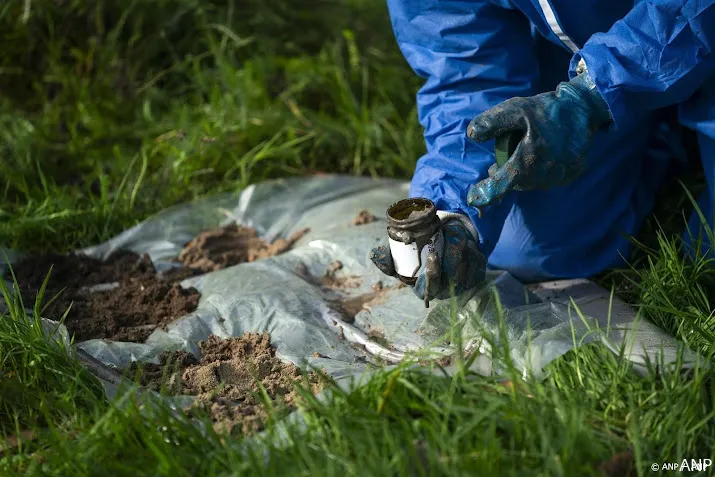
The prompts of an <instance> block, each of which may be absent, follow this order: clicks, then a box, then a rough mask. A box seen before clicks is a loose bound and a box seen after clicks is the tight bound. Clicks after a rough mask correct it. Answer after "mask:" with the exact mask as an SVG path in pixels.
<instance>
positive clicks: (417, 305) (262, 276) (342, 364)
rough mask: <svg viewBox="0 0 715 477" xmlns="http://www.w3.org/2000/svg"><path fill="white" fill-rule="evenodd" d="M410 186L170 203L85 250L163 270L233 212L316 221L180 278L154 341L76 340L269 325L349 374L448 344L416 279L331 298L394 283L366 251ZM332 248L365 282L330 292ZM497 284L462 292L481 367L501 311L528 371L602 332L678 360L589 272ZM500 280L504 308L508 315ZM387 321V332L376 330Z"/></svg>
mask: <svg viewBox="0 0 715 477" xmlns="http://www.w3.org/2000/svg"><path fill="white" fill-rule="evenodd" d="M407 194H408V184H407V183H405V182H398V181H392V180H372V179H368V178H355V177H342V176H320V177H312V178H296V179H288V180H279V181H272V182H266V183H261V184H258V185H254V186H251V187H248V188H247V189H245V190H244V191H243V192H242V193H240V194H238V193H236V194H223V195H218V196H213V197H208V198H205V199H203V200H201V201H197V202H194V203H190V204H185V205H180V206H176V207H173V208H170V209H167V210H165V211H163V212H161V213H159V214H157V215H155V216H153V217H150V218H148V219H147V220H145V221H144V222H142V223H140V224H139V225H137V226H136V227H134V228H132V229H130V230H127V231H125V232H124V233H122V234H120V235H119V236H117V237H115V238H114V239H112V240H110V241H108V242H107V243H104V244H101V245H99V246H96V247H92V248H89V249H86V250H84V251H83V252H84V253H86V254H88V255H91V256H94V257H97V258H106V257H108V256H109V255H110V254H111V253H112V252H114V251H116V250H118V249H127V250H132V251H134V252H137V253H140V254H141V253H147V254H149V256H150V257H151V259H152V260H153V261H154V262H155V264H156V265H157V268H159V269H164V268H168V267H172V266H176V265H175V264H174V263H172V261H171V259H173V258H175V257H177V256H178V254H179V252H180V251H181V250H182V248H183V246H184V245H185V244H186V243H187V242H188V241H190V240H191V239H192V238H193V237H194V236H196V235H197V234H199V233H200V232H202V231H205V230H209V229H212V228H215V227H217V226H219V225H226V224H228V223H231V222H234V221H235V222H238V223H239V224H243V225H247V226H251V227H254V228H255V229H257V231H258V233H259V234H260V235H261V236H262V237H264V238H265V239H266V240H268V241H272V240H274V239H276V238H279V237H287V236H290V235H291V234H293V233H295V232H297V231H299V230H302V229H305V228H309V229H310V232H309V233H307V234H306V235H305V236H303V238H302V239H301V240H300V241H299V242H298V243H296V245H295V246H294V247H293V249H291V250H290V251H288V252H286V253H284V254H282V255H279V256H276V257H273V258H269V259H264V260H260V261H257V262H253V263H245V264H240V265H237V266H233V267H230V268H226V269H224V270H220V271H216V272H212V273H208V274H205V275H201V276H199V277H195V278H191V279H188V280H185V281H184V282H183V283H182V285H184V286H194V287H196V288H197V289H198V290H199V291H200V292H201V300H200V303H199V306H198V309H197V310H196V311H195V312H194V313H192V314H190V315H188V316H185V317H183V318H180V319H178V320H177V321H175V322H174V323H172V324H170V325H169V326H168V329H167V330H166V331H164V330H160V329H157V330H156V331H154V332H153V334H152V335H151V336H150V337H149V338H148V340H147V341H146V343H143V344H138V343H119V342H110V341H106V340H90V341H85V342H82V343H79V344H78V346H79V347H80V348H81V349H83V350H84V351H86V352H87V353H89V354H90V355H92V356H93V357H95V358H97V359H98V360H100V361H102V362H103V363H105V364H107V365H110V366H116V367H118V368H124V367H126V366H127V365H128V364H129V363H130V362H131V361H134V360H140V361H145V362H154V363H156V362H158V361H157V358H158V355H159V354H160V353H161V352H162V351H165V350H175V349H184V350H187V351H190V352H193V353H195V354H197V355H198V346H197V343H198V342H199V341H201V340H204V339H206V338H207V337H208V336H209V335H210V334H215V335H218V336H219V337H224V338H225V337H230V336H239V335H241V334H243V333H244V332H247V331H248V332H264V331H265V332H268V333H269V334H270V336H271V340H272V343H273V345H274V346H275V347H276V349H277V354H278V356H279V357H280V358H281V359H284V360H290V361H293V362H294V363H296V364H297V365H299V366H303V367H305V366H306V364H307V365H308V366H311V367H315V368H317V369H324V370H325V371H327V373H328V374H330V375H331V376H332V377H334V378H335V379H336V380H338V381H340V380H341V379H342V378H346V377H349V376H356V375H361V374H363V373H364V372H365V371H369V369H370V368H371V367H372V366H384V365H385V364H390V363H396V362H399V361H401V360H402V359H403V358H404V357H405V355H406V354H408V355H410V356H411V355H412V352H413V351H416V350H420V349H422V350H425V349H426V350H430V352H431V353H433V354H437V355H442V354H451V353H453V352H454V348H453V344H451V342H450V336H451V335H450V329H451V326H452V324H453V323H454V318H453V317H452V315H451V314H450V302H449V301H444V302H433V303H432V304H431V305H430V307H429V308H428V309H427V308H425V306H424V303H423V302H422V301H420V300H419V299H418V298H416V297H415V296H414V295H413V294H412V292H411V290H410V289H409V288H406V287H405V288H394V289H390V290H389V291H388V292H387V293H386V295H385V297H384V298H383V299H382V300H378V301H377V302H376V303H374V304H372V305H371V306H369V307H368V308H367V309H364V310H363V311H361V312H360V313H359V314H358V315H357V316H356V318H355V320H354V322H352V323H348V322H346V321H345V320H344V319H343V318H344V317H343V315H341V314H340V313H338V312H336V311H335V307H333V306H331V305H330V299H331V298H335V296H334V294H335V293H337V294H341V293H344V294H345V295H361V294H365V293H369V292H371V291H372V286H373V285H375V284H376V283H377V282H382V283H383V284H384V286H385V287H390V286H391V285H395V284H397V281H396V280H394V279H392V278H389V277H385V276H384V275H382V274H381V273H380V272H379V271H378V270H377V269H376V268H375V267H374V266H373V264H372V263H371V262H370V260H369V254H370V250H371V249H372V247H374V246H375V245H377V244H379V243H380V242H382V241H385V240H386V222H385V220H384V215H385V210H386V209H387V208H388V207H389V206H390V205H391V204H392V203H394V202H396V201H397V200H399V199H402V198H405V197H406V196H407ZM364 209H367V210H369V211H370V212H371V213H372V214H374V215H375V216H377V217H378V220H376V221H375V222H372V223H369V224H365V225H360V226H356V225H353V224H352V221H353V218H354V217H355V216H356V215H357V214H358V212H360V211H361V210H364ZM335 260H338V261H340V262H341V263H342V265H343V268H342V269H341V270H340V271H339V272H338V273H340V274H344V275H345V276H357V277H359V281H360V287H359V288H356V289H351V290H347V291H345V292H343V291H340V290H338V291H331V292H329V293H330V294H333V295H331V296H328V295H326V293H328V292H327V291H326V290H324V289H322V288H321V287H320V286H318V285H316V283H315V281H314V280H311V279H309V278H308V277H307V276H306V270H307V272H308V273H309V274H310V275H312V276H315V277H321V276H323V274H324V273H325V271H326V269H327V267H328V265H329V264H330V263H331V262H333V261H335ZM489 284H490V286H489V287H486V288H483V289H481V290H477V291H474V292H471V293H470V294H469V295H466V296H461V297H459V299H458V303H457V313H456V318H457V322H458V323H461V324H462V325H463V326H462V333H463V340H464V343H466V346H467V347H468V348H471V349H472V350H476V351H477V352H479V353H480V356H479V358H478V359H477V360H476V361H475V365H474V369H475V371H477V372H479V373H482V374H490V373H498V372H499V370H500V366H499V362H498V361H497V360H492V359H491V357H490V356H491V353H490V352H489V350H490V348H489V346H488V345H487V343H486V342H485V341H484V340H483V339H482V337H483V336H485V333H487V334H499V333H498V329H499V326H500V323H505V324H506V331H507V332H506V334H504V333H502V334H501V336H502V338H501V340H500V341H498V342H496V345H497V346H498V347H499V348H502V349H508V350H509V351H510V354H511V358H512V360H514V362H515V363H516V364H517V365H518V366H520V367H521V368H522V369H524V370H525V371H526V370H527V369H531V370H532V371H533V372H534V373H536V374H537V375H538V374H539V373H540V372H541V370H542V368H543V367H544V366H545V365H546V364H548V363H549V362H551V361H552V360H554V359H556V358H557V357H559V356H561V355H563V354H564V353H566V352H567V351H568V350H570V349H572V348H573V347H574V343H581V344H583V343H588V342H591V341H594V340H603V341H604V342H606V343H607V344H608V345H609V346H610V347H611V348H612V349H613V350H614V352H618V351H619V349H620V348H621V346H622V345H623V344H624V343H626V341H627V343H626V345H625V346H626V349H625V351H626V357H627V358H628V359H631V360H632V361H634V362H635V363H637V364H643V363H645V361H646V360H650V361H652V362H654V363H660V364H661V365H662V364H663V363H666V364H667V363H672V362H674V361H675V360H676V356H677V354H678V349H679V348H680V345H679V343H678V342H677V341H676V340H674V339H673V338H672V337H670V336H669V335H666V334H665V333H663V332H662V331H661V330H660V329H659V328H657V327H655V326H654V325H652V324H650V323H648V322H646V321H643V320H639V321H638V322H637V324H636V322H635V318H636V317H635V313H634V311H633V310H632V309H630V308H629V307H628V306H627V305H625V304H624V303H623V302H621V301H620V300H618V299H617V298H616V297H613V298H611V296H610V293H609V292H607V291H605V290H603V289H602V288H600V287H598V286H597V285H595V284H593V283H592V282H590V281H588V280H571V281H558V282H552V283H542V284H539V285H536V286H529V287H526V286H524V285H522V284H521V283H520V282H518V281H517V280H516V279H514V278H513V277H512V276H510V275H509V274H508V273H502V272H490V274H489ZM494 289H496V290H497V291H498V295H499V301H500V303H501V306H502V307H503V309H504V311H505V313H506V315H505V318H506V319H505V320H503V321H501V322H500V320H499V319H498V314H497V312H496V308H495V306H494V304H495V300H494V292H493V290H494ZM572 302H575V303H576V304H577V305H578V307H579V310H580V314H579V313H578V312H576V309H575V308H574V307H573V306H572V305H571V303H572ZM502 326H504V325H502ZM596 329H600V330H601V331H596V332H594V330H596ZM606 330H607V331H606ZM376 333H377V334H378V335H379V336H380V338H381V339H379V340H374V339H371V336H375V334H376ZM683 356H684V359H685V365H688V364H689V363H692V362H694V361H695V359H696V358H697V356H696V355H695V354H694V353H692V352H690V351H688V350H685V351H684V355H683Z"/></svg>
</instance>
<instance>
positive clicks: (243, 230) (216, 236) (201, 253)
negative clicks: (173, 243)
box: [179, 224, 309, 273]
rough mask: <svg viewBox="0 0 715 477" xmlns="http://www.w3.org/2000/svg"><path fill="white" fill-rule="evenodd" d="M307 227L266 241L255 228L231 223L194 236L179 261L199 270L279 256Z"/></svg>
mask: <svg viewBox="0 0 715 477" xmlns="http://www.w3.org/2000/svg"><path fill="white" fill-rule="evenodd" d="M308 230H309V229H304V230H301V231H299V232H297V233H295V234H293V235H292V236H291V237H290V238H288V239H278V240H275V241H274V242H273V243H270V244H269V243H267V242H266V241H264V240H263V239H262V238H261V237H259V236H258V233H257V232H256V230H255V229H253V228H250V227H244V226H241V225H237V224H231V225H227V226H225V227H221V228H218V229H215V230H209V231H207V232H203V233H201V234H199V235H197V236H196V237H195V238H194V239H193V240H192V241H191V242H189V243H188V244H187V245H186V247H184V249H183V250H182V251H181V253H180V254H179V261H180V262H181V263H183V264H184V266H186V267H189V268H192V269H198V270H201V272H203V273H206V272H213V271H216V270H221V269H223V268H226V267H230V266H233V265H238V264H239V263H245V262H254V261H256V260H259V259H262V258H268V257H274V256H276V255H280V254H281V253H283V252H285V251H287V250H289V249H290V248H291V247H292V246H293V244H295V242H297V241H298V240H300V238H301V237H303V236H304V235H305V234H306V233H307V232H308Z"/></svg>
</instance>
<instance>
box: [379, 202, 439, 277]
mask: <svg viewBox="0 0 715 477" xmlns="http://www.w3.org/2000/svg"><path fill="white" fill-rule="evenodd" d="M387 236H388V239H389V243H390V252H391V254H392V260H393V263H394V264H395V271H396V272H397V275H398V277H399V279H400V280H401V281H402V282H403V283H405V284H407V285H410V286H413V285H414V284H415V282H416V281H417V276H418V275H419V274H420V272H421V271H422V270H423V269H424V267H425V265H426V258H427V254H428V253H430V252H437V253H441V251H442V249H443V247H444V239H443V237H442V233H441V222H440V220H439V217H438V216H437V208H436V207H435V205H434V203H433V202H432V201H431V200H429V199H424V198H414V199H404V200H401V201H399V202H396V203H395V204H392V205H391V206H390V207H389V208H388V209H387Z"/></svg>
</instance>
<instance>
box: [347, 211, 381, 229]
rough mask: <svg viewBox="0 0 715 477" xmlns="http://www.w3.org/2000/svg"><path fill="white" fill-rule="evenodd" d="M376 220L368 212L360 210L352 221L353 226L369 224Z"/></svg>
mask: <svg viewBox="0 0 715 477" xmlns="http://www.w3.org/2000/svg"><path fill="white" fill-rule="evenodd" d="M376 220H377V217H375V216H374V215H372V214H371V213H370V212H369V211H368V210H361V211H360V212H359V213H358V214H357V216H355V218H354V219H353V225H365V224H371V223H373V222H375V221H376Z"/></svg>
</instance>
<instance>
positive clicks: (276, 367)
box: [127, 333, 321, 434]
mask: <svg viewBox="0 0 715 477" xmlns="http://www.w3.org/2000/svg"><path fill="white" fill-rule="evenodd" d="M199 348H200V350H201V361H200V362H197V361H196V359H195V358H194V357H193V355H188V354H187V353H185V352H183V351H180V352H178V353H175V354H173V355H172V354H167V353H165V354H163V355H162V356H161V364H160V365H156V364H145V365H144V366H143V368H142V371H141V372H140V383H141V384H143V385H144V386H146V387H148V388H149V389H153V390H159V389H162V390H164V391H165V392H166V393H167V394H174V395H177V394H183V395H191V396H196V401H195V403H194V405H193V408H192V409H190V410H189V411H190V413H191V411H192V410H193V409H196V408H199V409H201V410H204V411H208V414H209V416H210V417H211V420H212V422H213V424H214V429H215V430H216V431H217V432H219V433H229V434H236V433H242V434H252V433H254V432H256V431H259V430H261V429H262V428H263V427H264V425H265V423H266V421H267V418H268V414H267V412H266V409H265V407H264V405H263V403H262V402H261V401H260V399H257V398H256V397H255V395H256V394H257V393H260V392H261V387H263V389H264V390H265V392H266V393H267V395H268V397H269V398H270V399H271V401H273V402H274V403H275V404H276V405H278V406H281V405H282V406H284V407H285V408H287V409H291V408H294V407H295V400H296V398H298V396H299V393H298V388H297V385H298V383H300V382H301V380H303V379H304V378H303V377H302V375H303V373H302V372H301V371H300V369H298V367H296V366H295V365H294V364H292V363H284V362H282V361H281V360H280V359H279V358H277V357H276V352H275V348H273V347H272V346H271V341H270V337H269V335H268V334H267V333H264V334H256V333H245V334H244V335H243V336H240V337H235V338H228V339H222V338H219V337H218V336H213V335H212V336H209V338H208V339H207V340H206V341H202V342H200V343H199ZM138 368H139V366H137V365H133V366H132V367H130V368H129V370H128V373H127V374H128V377H130V378H131V377H135V376H136V373H137V370H138ZM130 373H134V374H130ZM307 378H308V382H309V383H310V386H311V390H312V391H313V392H314V393H316V392H318V391H319V390H320V389H321V384H320V380H319V379H318V375H317V374H316V373H314V372H310V373H308V376H307ZM304 382H305V381H303V383H304ZM259 384H260V386H259Z"/></svg>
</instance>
